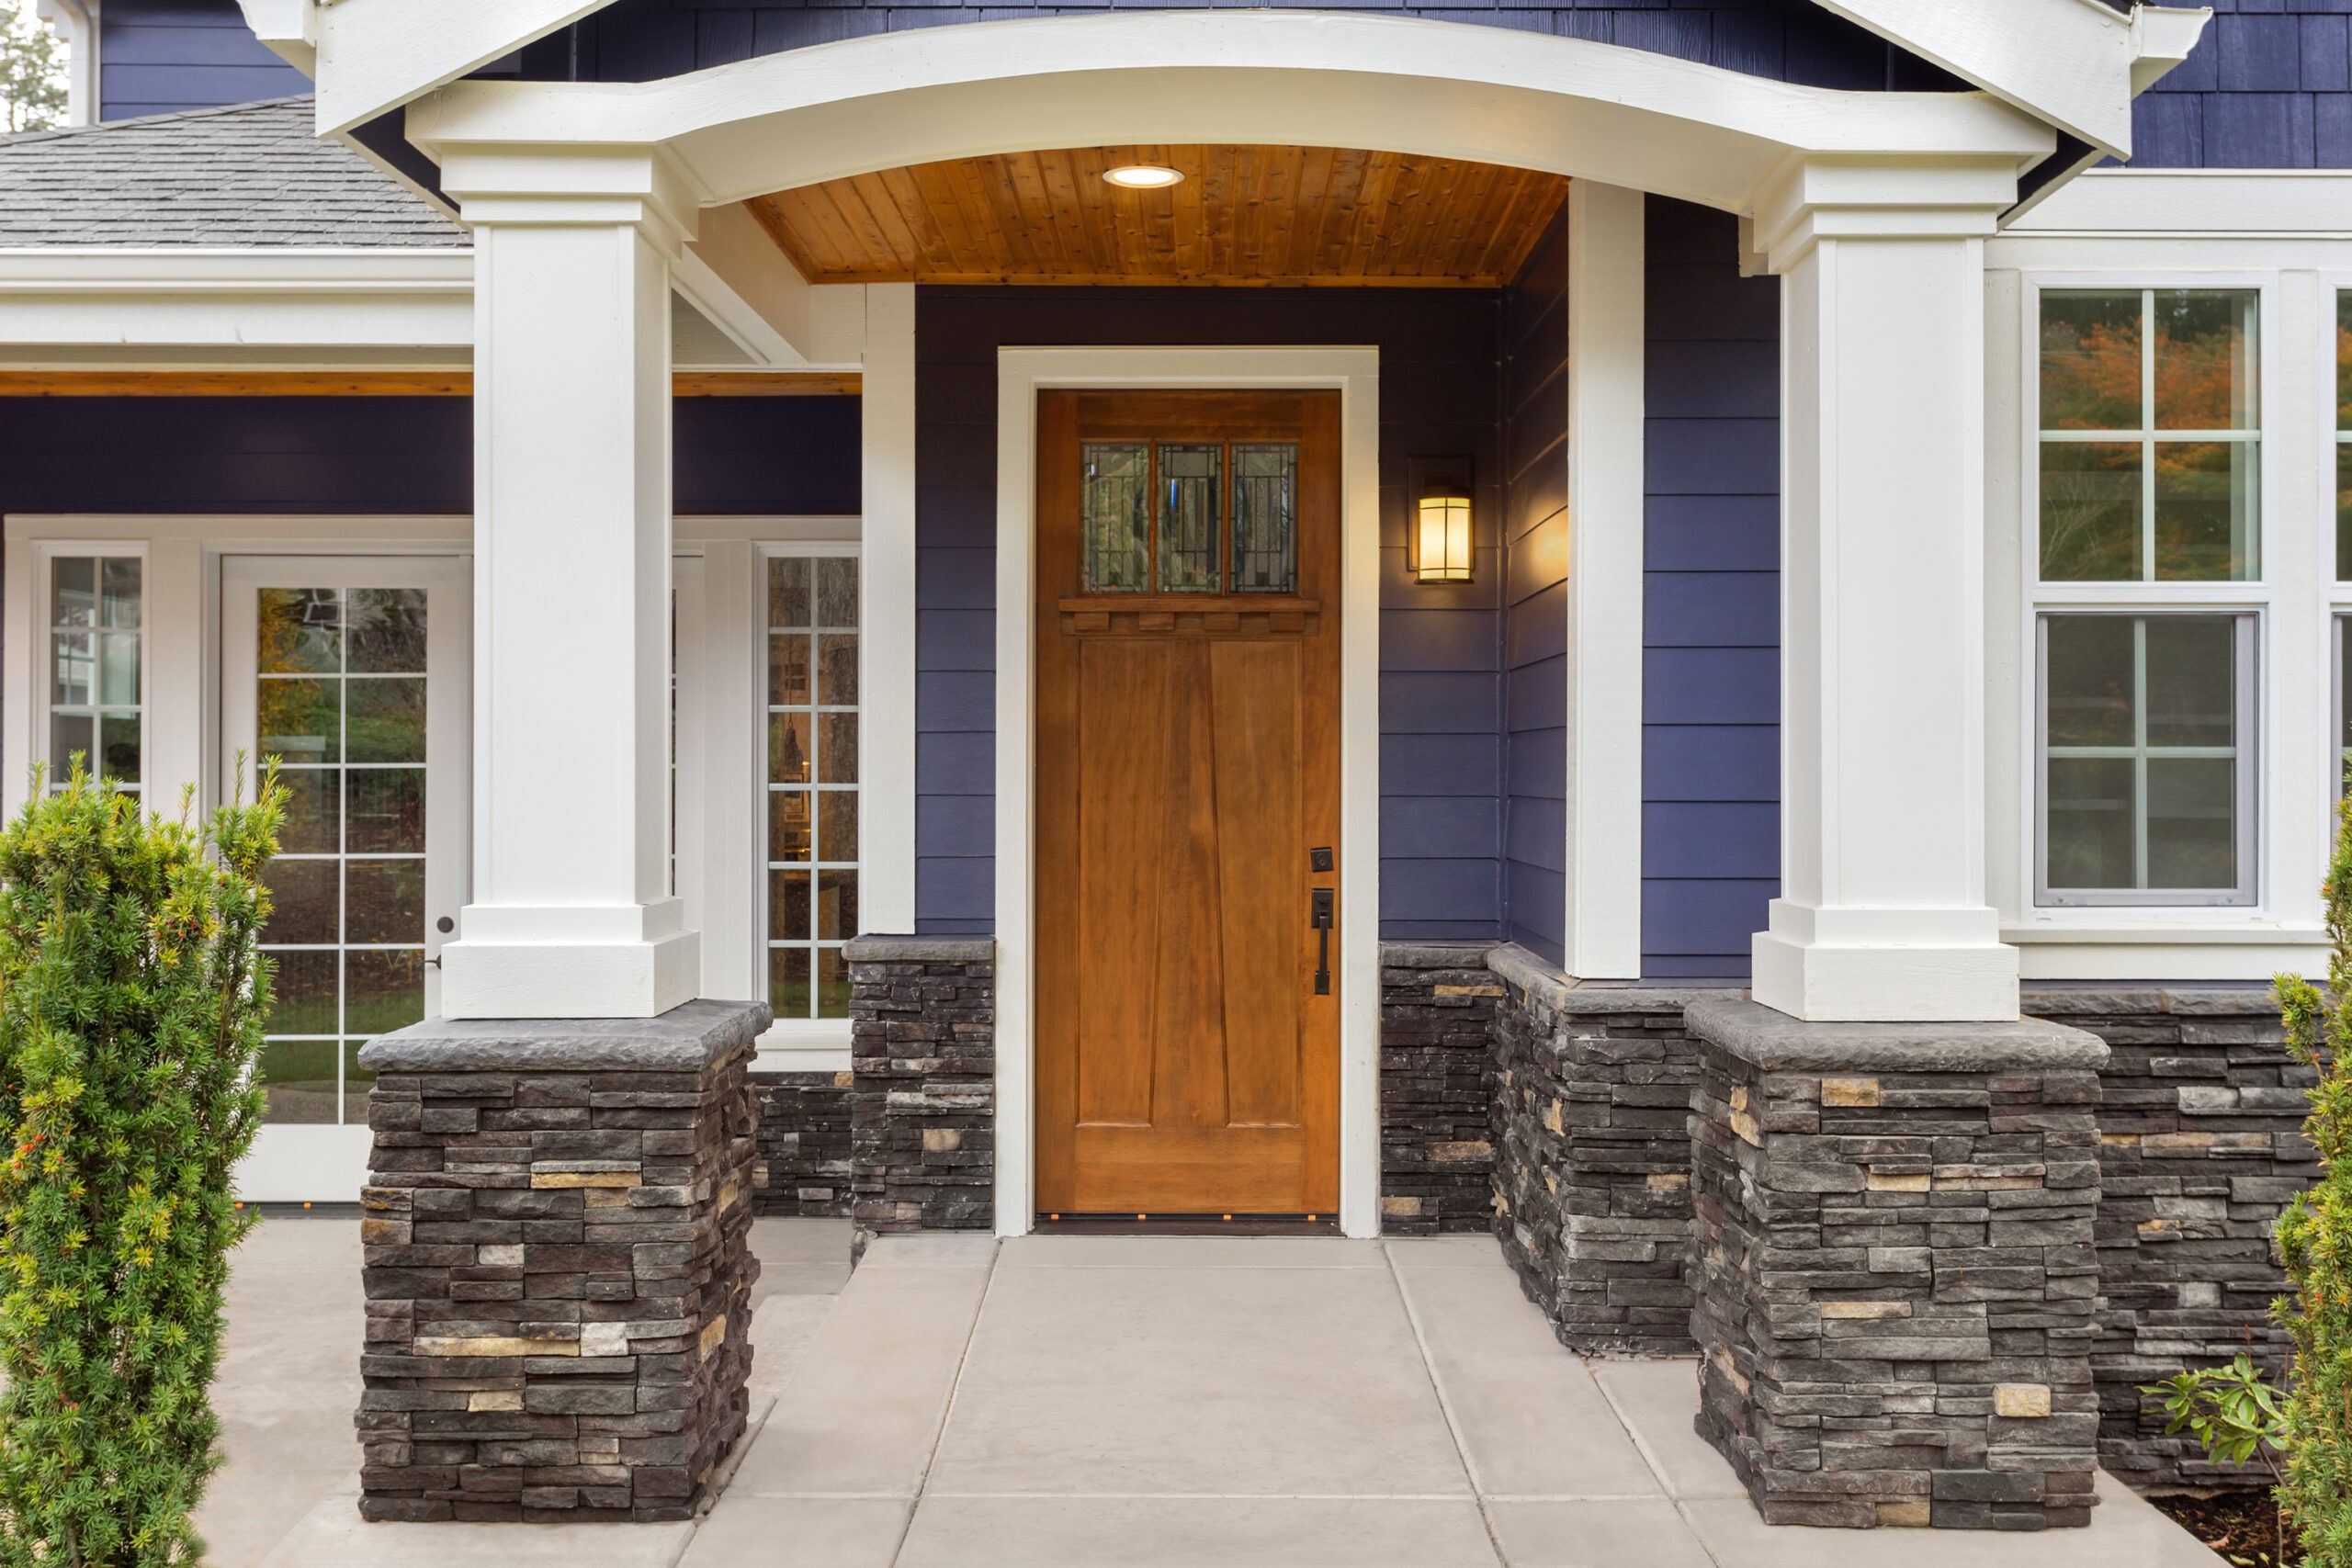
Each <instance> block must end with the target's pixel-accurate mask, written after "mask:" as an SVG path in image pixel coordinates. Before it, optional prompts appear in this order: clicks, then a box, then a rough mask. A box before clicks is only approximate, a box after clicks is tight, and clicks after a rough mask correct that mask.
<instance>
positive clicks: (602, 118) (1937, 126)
mask: <svg viewBox="0 0 2352 1568" xmlns="http://www.w3.org/2000/svg"><path fill="white" fill-rule="evenodd" d="M407 123H408V133H409V135H410V137H411V139H412V140H413V141H415V142H416V143H417V145H419V146H420V147H422V148H423V149H424V151H425V152H428V153H430V154H432V155H433V156H435V158H437V159H439V160H441V162H442V163H443V164H444V165H445V166H447V165H450V164H453V163H454V162H458V161H464V160H467V159H471V158H481V157H484V156H488V157H492V158H495V157H497V156H499V155H500V154H501V153H502V152H511V151H515V150H519V149H521V148H523V147H532V148H537V149H548V148H559V147H563V146H567V145H585V144H594V143H603V144H606V145H612V144H631V145H638V146H661V147H663V148H664V149H665V150H666V151H667V152H668V154H669V155H670V157H671V158H673V160H674V161H675V164H676V165H677V167H678V168H679V170H680V171H681V172H682V173H683V174H684V175H685V176H686V177H687V178H688V180H689V181H690V182H691V183H693V184H695V185H696V186H699V187H700V191H701V196H702V199H703V200H704V201H706V202H727V201H734V200H739V199H741V198H742V197H750V196H756V195H760V194H763V193H764V192H767V191H773V190H785V189H790V188H793V187H795V186H805V185H813V184H816V183H818V182H820V181H823V180H829V179H835V178H839V177H841V176H843V175H857V174H867V173H871V172H873V171H875V170H877V169H888V168H896V167H899V166H902V165H905V164H921V163H929V162H933V161H935V160H939V159H944V158H962V157H973V156H979V155H985V154H989V153H997V152H1023V151H1029V150H1034V149H1038V148H1048V147H1086V146H1102V145H1105V144H1112V143H1119V144H1125V143H1135V142H1141V143H1147V144H1148V143H1154V142H1180V143H1182V142H1239V143H1251V144H1272V145H1297V146H1317V147H1362V148H1368V149H1374V150H1378V151H1385V152H1410V153H1419V154H1423V155H1430V156H1439V157H1448V158H1462V159H1469V160H1473V161H1476V162H1482V163H1490V164H1509V165H1511V166H1514V167H1520V168H1531V169H1543V170H1546V171H1549V172H1551V173H1554V174H1562V175H1569V176H1571V177H1574V178H1579V179H1593V180H1599V181H1601V182H1604V183H1607V184H1611V185H1620V186H1630V187H1633V188H1635V189H1640V190H1646V191H1651V192H1655V193H1657V194H1659V195H1665V196H1672V197H1681V198H1684V199H1686V200H1691V201H1697V202H1702V203H1704V204H1705V205H1708V206H1711V207H1718V208H1724V209H1730V210H1733V211H1747V210H1751V209H1752V208H1753V205H1754V202H1755V198H1756V196H1757V193H1758V190H1759V189H1760V188H1761V187H1762V186H1764V185H1765V184H1766V183H1767V182H1768V181H1769V180H1770V179H1771V178H1772V176H1773V175H1775V174H1776V172H1778V171H1779V170H1780V169H1781V167H1782V166H1783V165H1784V164H1786V163H1787V161H1788V160H1789V159H1791V158H1792V157H1802V156H1804V155H1807V154H1812V153H1821V152H1831V153H1843V154H1873V153H1883V154H1892V155H1899V156H1921V155H1928V156H1937V155H1952V156H1958V157H1962V158H1969V159H1983V158H1988V157H1989V158H1994V159H2008V160H2014V163H2015V165H2016V166H2017V167H2019V168H2024V167H2030V165H2031V164H2034V163H2036V162H2038V161H2039V160H2040V159H2041V158H2042V157H2044V156H2046V155H2047V154H2048V153H2049V152H2050V151H2051V149H2052V145H2053V138H2052V132H2051V130H2049V128H2048V127H2047V126H2045V125H2043V124H2041V122H2040V121H2038V120H2036V119H2034V118H2032V117H2031V116H2030V115H2028V114H2026V113H2025V112H2023V111H2022V110H2019V109H2017V108H2015V107H2011V106H2009V105H2007V104H2005V103H2003V102H2001V101H1999V100H1998V99H1996V98H1994V97H1992V96H1988V95H1985V94H1980V93H1847V92H1837V91H1833V90H1830V89H1827V88H1821V87H1804V86H1796V85H1790V84H1787V83H1782V82H1770V81H1765V80H1763V79H1762V78H1760V77H1755V76H1747V75H1742V74H1740V73H1737V72H1733V71H1724V70H1721V69H1718V68H1716V67H1714V66H1709V65H1700V64H1694V63H1692V62H1689V61H1684V60H1676V59H1672V58H1669V57H1668V56H1664V55H1657V54H1650V53H1645V52H1644V51H1639V50H1631V49H1620V48H1617V47H1615V46H1613V45H1610V44H1601V43H1592V42H1589V41H1588V40H1585V39H1569V38H1550V37H1532V36H1530V35H1528V34H1526V33H1521V32H1515V31H1510V30H1507V29H1504V28H1487V27H1476V26H1469V25H1464V24H1460V23H1449V22H1436V21H1429V20H1425V19H1420V18H1415V17H1364V16H1355V15H1349V14H1340V13H1325V12H1297V11H1216V12H1204V11H1172V12H1149V13H1138V14H1124V15H1108V16H1089V17H1050V18H1044V19H1040V20H1036V21H1018V22H985V23H975V24H967V25H964V26H957V27H945V28H923V29H921V30H920V31H918V32H912V33H892V34H884V35H879V36H876V37H872V38H864V39H849V40H847V41H844V42H841V43H834V44H824V45H820V46H817V47H814V48H809V49H801V50H794V51H788V52H786V53H783V54H775V55H767V56H764V57H763V58H760V59H756V60H748V61H743V62H738V63H736V64H733V65H726V66H720V67H718V68H717V69H715V70H710V71H700V72H696V73H693V74H691V75H687V76H679V77H673V78H671V79H668V80H665V81H660V82H647V83H637V84H605V83H502V82H459V83H455V84H453V85H450V86H448V87H446V88H443V89H442V90H441V91H439V92H437V93H435V94H434V95H432V96H429V97H427V98H424V99H422V100H420V101H419V102H418V103H416V104H415V105H414V106H413V107H411V109H410V110H409V115H408V122H407Z"/></svg>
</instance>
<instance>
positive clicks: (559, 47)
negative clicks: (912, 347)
mask: <svg viewBox="0 0 2352 1568" xmlns="http://www.w3.org/2000/svg"><path fill="white" fill-rule="evenodd" d="M1199 4H1200V0H1191V4H1189V5H1187V4H1183V3H1182V0H1171V3H1170V4H1169V5H1167V6H1160V7H1153V6H1150V5H1148V4H1146V5H1144V6H1136V5H1134V4H1126V3H1121V4H1116V5H1075V6H1073V5H1046V4H1028V5H993V6H968V5H956V4H923V3H922V0H872V3H871V4H861V3H859V0H836V3H833V4H822V3H810V4H801V5H782V4H776V3H775V0H617V4H616V5H614V6H610V7H608V8H606V9H605V10H603V11H600V12H598V13H597V14H596V15H594V16H593V17H587V18H585V19H583V20H582V21H581V22H579V23H577V24H576V25H574V26H573V27H571V28H566V29H564V30H563V31H561V32H559V33H556V34H554V35H551V36H550V37H548V38H547V39H542V40H540V41H539V42H538V43H537V44H534V45H532V46H531V47H530V48H528V49H526V51H524V55H523V73H524V74H525V75H526V76H530V77H537V78H543V79H555V80H563V79H571V78H579V79H583V80H592V81H604V82H645V81H652V80H654V79H656V78H659V77H662V76H673V75H676V74H679V73H682V72H685V71H691V70H701V69H707V67H710V66H713V65H725V64H729V63H730V62H734V61H738V60H743V59H747V58H749V57H751V56H752V55H757V54H775V53H780V52H782V51H785V50H789V49H803V48H806V47H808V46H809V45H810V44H818V43H833V42H836V41H838V40H840V39H846V38H860V37H864V36H865V35H868V34H872V33H882V32H903V31H905V30H906V29H908V28H926V27H940V26H944V25H946V24H950V23H956V22H981V21H1004V20H1009V19H1012V18H1015V17H1045V16H1061V15H1069V14H1073V13H1082V12H1094V11H1109V10H1114V9H1116V10H1136V9H1151V8H1162V9H1171V10H1175V9H1195V8H1198V6H1199ZM1306 9H1321V10H1344V11H1365V12H1374V13H1379V14H1383V15H1388V16H1406V17H1429V18H1431V19H1434V20H1440V21H1450V22H1464V23H1469V24H1472V25H1475V26H1481V27H1498V28H1518V29H1520V30H1521V31H1528V32H1544V33H1557V34H1560V35H1563V36H1566V37H1571V38H1583V39H1594V40H1596V41H1598V42H1601V43H1614V44H1618V45H1621V46H1623V47H1624V48H1627V49H1641V50H1648V51H1651V52H1653V53H1658V54H1671V55H1675V56H1678V57H1679V58H1682V59H1685V60H1695V61H1699V62H1702V63H1704V64H1710V65H1719V66H1722V67H1724V69H1726V70H1731V71H1739V72H1744V73H1747V74H1749V75H1754V76H1769V77H1772V78H1775V79H1777V80H1782V81H1789V82H1799V83H1803V84H1804V85H1809V86H1816V87H1844V88H1850V89H1854V90H1857V91H1878V90H1883V89H1889V88H1893V89H1901V90H1907V91H1916V92H1928V91H1951V90H1956V89H1959V88H1962V87H1964V86H1966V84H1965V83H1963V82H1962V81H1960V80H1959V79H1958V78H1956V77H1954V76H1951V75H1950V74H1949V73H1945V72H1944V71H1942V70H1940V69H1939V68H1938V67H1936V66H1933V65H1930V64H1928V63H1927V62H1924V61H1922V60H1919V59H1918V58H1917V57H1916V56H1914V55H1911V54H1908V53H1905V51H1902V50H1899V49H1897V48H1895V47H1894V46H1893V45H1892V44H1889V43H1888V42H1886V40H1884V39H1881V38H1879V37H1878V36H1877V35H1876V34H1874V33H1871V32H1870V31H1869V30H1867V29H1866V28H1860V27H1858V26H1856V25H1855V24H1854V23H1852V22H1849V21H1847V20H1845V19H1844V18H1843V17H1836V16H1833V15H1831V14H1830V13H1829V12H1828V11H1826V10H1825V9H1823V8H1822V7H1820V6H1816V5H1815V4H1813V3H1812V0H1695V3H1690V4H1686V3H1683V0H1674V3H1673V4H1671V5H1668V4H1667V0H1653V3H1652V4H1649V5H1640V4H1628V3H1626V0H1611V3H1608V4H1600V5H1589V4H1578V3H1577V0H1555V3H1552V4H1540V3H1539V4H1532V5H1531V4H1528V3H1526V0H1487V3H1485V4H1474V3H1465V4H1459V5H1451V6H1422V5H1409V4H1406V3H1405V0H1351V3H1348V4H1340V5H1330V4H1327V5H1325V6H1309V7H1306Z"/></svg>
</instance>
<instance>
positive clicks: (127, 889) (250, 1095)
mask: <svg viewBox="0 0 2352 1568" xmlns="http://www.w3.org/2000/svg"><path fill="white" fill-rule="evenodd" d="M241 793H242V792H241ZM282 799H283V796H282V792H280V791H279V790H278V789H277V785H276V782H275V779H274V778H273V779H271V780H269V781H267V782H266V783H265V784H264V785H263V787H262V788H261V789H260V790H259V791H258V792H257V796H256V799H255V801H254V803H253V804H250V805H248V804H244V803H243V801H242V800H240V801H239V802H236V803H233V804H232V805H230V806H227V807H222V808H221V809H220V810H219V811H217V812H216V813H214V814H213V817H212V818H211V821H210V822H209V825H207V826H205V827H202V828H198V827H196V826H193V825H191V824H190V822H189V820H188V818H189V815H190V807H189V806H188V805H187V802H185V801H184V802H183V804H182V807H181V815H180V819H179V820H177V821H170V820H166V819H164V818H162V817H160V816H157V815H153V814H150V813H145V812H142V811H141V807H140V803H139V801H138V799H137V798H136V797H135V796H132V795H124V794H122V793H120V792H119V791H118V790H117V789H116V788H115V786H114V785H113V784H93V783H92V782H91V781H90V780H89V779H88V778H87V777H85V775H84V773H83V771H82V769H81V767H80V766H79V763H78V760H77V763H76V766H75V768H74V773H73V775H72V777H71V778H70V779H69V780H68V781H67V784H66V786H65V788H64V789H63V790H62V791H60V792H57V793H50V792H48V791H47V790H45V789H44V788H43V787H42V786H41V784H40V780H39V779H38V778H36V780H35V787H34V790H33V799H32V800H31V802H30V803H29V804H28V805H27V806H26V807H25V808H24V810H23V811H22V812H21V813H20V814H19V815H18V816H17V818H16V819H15V820H14V821H13V822H11V823H10V824H8V826H7V827H6V829H5V830H0V1133H5V1135H6V1143H5V1145H0V1372H5V1373H6V1379H7V1389H6V1393H5V1394H0V1563H5V1564H6V1565H7V1568H19V1565H27V1564H40V1565H42V1568H65V1565H74V1568H150V1565H155V1564H170V1563H186V1562H196V1561H198V1560H199V1559H200V1557H201V1555H202V1546H201V1543H200V1542H199V1541H198V1540H197V1538H196V1535H195V1532H194V1529H193V1528H192V1527H191V1525H190V1523H189V1514H190V1512H191V1510H192V1509H193V1508H194V1507H195V1506H196V1504H197V1502H198V1498H200V1497H201V1496H202V1495H203V1490H204V1484H205V1482H206V1479H207V1478H208V1477H209V1475H210V1474H211V1472H212V1471H213V1470H214V1469H215V1468H216V1467H217V1466H218V1464H219V1463H220V1457H219V1454H218V1451H217V1447H216V1439H217V1437H218V1432H219V1424H218V1422H217V1421H216V1419H215V1418H214V1416H213V1413H212V1406H211V1399H210V1389H211V1383H212V1378H213V1374H214V1372H215V1371H216V1370H217V1368H218V1366H219V1364H220V1332H221V1289H222V1286H223V1284H224V1283H225V1282H226V1280H227V1278H228V1272H229V1263H228V1257H229V1251H230V1248H232V1247H234V1246H235V1245H236V1244H237V1242H238V1240H239V1239H240V1238H241V1237H242V1236H243V1235H244V1234H245V1231H246V1228H247V1227H248V1226H249V1225H250V1224H252V1223H253V1222H252V1219H251V1217H250V1216H248V1215H246V1214H244V1213H241V1212H240V1211H239V1210H238V1208H237V1207H236V1204H235V1203H234V1201H232V1196H231V1190H230V1171H231V1168H232V1167H233V1166H234V1165H235V1164H236V1162H237V1160H238V1158H239V1157H240V1156H243V1154H244V1153H245V1151H246V1150H247V1149H248V1148H249V1147H250V1146H251V1145H252V1143H253V1139H254V1132H255V1130H256V1128H257V1126H258V1124H259V1122H260V1120H261V1106H262V1094H261V1090H260V1089H258V1088H256V1087H254V1084H253V1082H252V1077H253V1074H252V1070H251V1069H252V1067H253V1066H254V1058H255V1056H256V1055H257V1053H258V1052H259V1050H260V1046H261V1032H262V1021H263V1019H264V1018H265V1016H266V1013H267V1011H268V1008H269V966H268V964H267V963H266V960H264V959H263V958H262V956H261V955H260V953H258V951H257V950H256V948H255V945H254V943H255V939H256V937H257V935H258V934H259V932H260V930H261V927H262V923H263V921H264V920H265V919H266V918H267V916H268V913H269V897H268V894H267V891H266V888H265V887H264V886H263V884H262V881H261V873H262V869H263V867H264V866H265V865H266V863H268V861H269V858H270V856H271V855H272V854H274V853H275V852H276V851H277V828H278V820H279V814H280V810H281V805H282Z"/></svg>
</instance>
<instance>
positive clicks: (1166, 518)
mask: <svg viewBox="0 0 2352 1568" xmlns="http://www.w3.org/2000/svg"><path fill="white" fill-rule="evenodd" d="M1224 457H1225V452H1224V449H1223V448H1222V447H1218V446H1194V445H1192V444H1189V443H1182V442H1173V441H1164V442H1162V443H1160V446H1159V486H1158V496H1157V500H1158V503H1159V592H1162V593H1214V592H1216V591H1217V589H1218V587H1219V586H1220V584H1219V582H1218V573H1217V560H1216V547H1217V537H1216V536H1217V526H1216V502H1217V490H1218V485H1217V478H1218V475H1217V470H1218V469H1219V468H1223V467H1224Z"/></svg>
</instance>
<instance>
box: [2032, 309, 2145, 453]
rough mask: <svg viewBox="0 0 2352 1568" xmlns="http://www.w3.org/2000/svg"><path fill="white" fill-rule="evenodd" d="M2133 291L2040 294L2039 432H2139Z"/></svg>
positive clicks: (2137, 347) (2137, 316) (2137, 326)
mask: <svg viewBox="0 0 2352 1568" xmlns="http://www.w3.org/2000/svg"><path fill="white" fill-rule="evenodd" d="M2140 361H2141V355H2140V291H2139V290H2138V289H2136V288H2134V289H2131V290H2128V291H2118V292H2115V293H2101V294H2077V293H2073V292H2065V293H2061V292H2057V291H2055V290H2052V291H2050V292H2046V293H2044V294H2043V295H2042V296H2041V428H2042V429H2044V430H2137V429H2139V428H2140Z"/></svg>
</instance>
